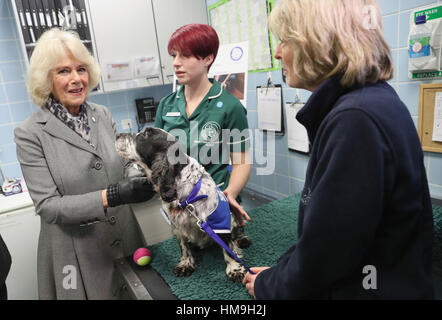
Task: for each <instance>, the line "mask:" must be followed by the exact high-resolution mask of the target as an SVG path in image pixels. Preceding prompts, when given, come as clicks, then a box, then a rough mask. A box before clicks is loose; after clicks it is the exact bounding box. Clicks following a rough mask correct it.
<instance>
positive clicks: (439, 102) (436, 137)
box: [433, 92, 442, 142]
mask: <svg viewBox="0 0 442 320" xmlns="http://www.w3.org/2000/svg"><path fill="white" fill-rule="evenodd" d="M433 141H439V142H442V92H436V103H435V104H434V125H433Z"/></svg>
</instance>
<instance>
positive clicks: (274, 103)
mask: <svg viewBox="0 0 442 320" xmlns="http://www.w3.org/2000/svg"><path fill="white" fill-rule="evenodd" d="M282 101H283V99H282V86H281V85H280V84H272V83H271V81H270V80H269V81H268V83H267V85H266V86H258V87H256V105H257V111H258V129H260V130H262V131H263V132H273V133H274V134H275V135H278V136H283V135H285V128H284V113H283V105H282Z"/></svg>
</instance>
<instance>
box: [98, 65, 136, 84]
mask: <svg viewBox="0 0 442 320" xmlns="http://www.w3.org/2000/svg"><path fill="white" fill-rule="evenodd" d="M104 70H105V72H106V75H105V77H104V80H105V81H121V80H131V79H132V78H133V77H132V64H131V62H130V61H111V62H108V63H106V64H105V68H104Z"/></svg>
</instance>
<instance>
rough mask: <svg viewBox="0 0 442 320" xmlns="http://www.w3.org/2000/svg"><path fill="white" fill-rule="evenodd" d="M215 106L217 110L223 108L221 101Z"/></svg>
mask: <svg viewBox="0 0 442 320" xmlns="http://www.w3.org/2000/svg"><path fill="white" fill-rule="evenodd" d="M216 106H217V107H218V108H222V107H223V106H224V103H223V102H222V101H219V102H218V103H217V104H216Z"/></svg>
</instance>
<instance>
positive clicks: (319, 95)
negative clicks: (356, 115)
mask: <svg viewBox="0 0 442 320" xmlns="http://www.w3.org/2000/svg"><path fill="white" fill-rule="evenodd" d="M340 79H341V76H340V75H338V76H333V77H330V78H328V79H326V80H324V81H323V82H322V83H321V84H320V85H319V87H317V88H316V89H315V91H313V93H312V95H311V96H310V98H309V99H308V101H307V103H306V104H305V105H304V107H302V109H301V110H299V112H298V114H297V115H296V119H297V120H298V121H299V122H300V123H301V124H302V125H304V127H305V128H306V129H307V133H308V137H309V140H310V143H311V144H313V141H314V140H315V136H316V133H317V131H318V129H319V126H320V125H321V122H322V120H324V118H325V117H326V116H327V114H328V113H329V112H330V111H331V110H332V109H333V107H334V105H335V104H336V102H337V101H338V99H339V98H340V97H341V96H342V95H343V94H345V93H346V92H348V91H351V90H352V89H351V88H344V87H342V86H341V84H340Z"/></svg>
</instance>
